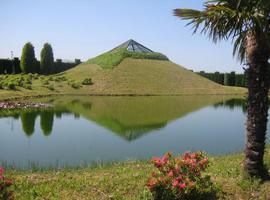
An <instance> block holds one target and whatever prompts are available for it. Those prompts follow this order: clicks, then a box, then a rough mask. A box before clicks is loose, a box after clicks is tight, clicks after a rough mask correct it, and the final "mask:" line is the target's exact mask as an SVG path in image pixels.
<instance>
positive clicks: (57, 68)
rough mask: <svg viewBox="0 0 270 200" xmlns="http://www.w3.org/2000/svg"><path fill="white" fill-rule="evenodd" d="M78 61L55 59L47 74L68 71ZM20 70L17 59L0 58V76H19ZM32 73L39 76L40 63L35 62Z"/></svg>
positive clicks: (78, 62)
mask: <svg viewBox="0 0 270 200" xmlns="http://www.w3.org/2000/svg"><path fill="white" fill-rule="evenodd" d="M80 63H81V61H80V59H75V62H63V61H62V59H56V61H55V62H54V64H53V67H52V70H51V71H50V73H49V74H56V73H60V72H63V71H66V70H69V69H71V68H73V67H75V66H77V65H78V64H80ZM20 73H22V70H21V68H20V60H19V58H14V59H12V60H11V59H1V58H0V74H20ZM33 73H38V74H41V70H40V62H39V61H36V67H35V71H33Z"/></svg>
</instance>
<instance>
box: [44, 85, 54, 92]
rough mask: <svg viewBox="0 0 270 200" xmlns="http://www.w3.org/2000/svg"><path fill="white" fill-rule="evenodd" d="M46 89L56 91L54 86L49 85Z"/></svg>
mask: <svg viewBox="0 0 270 200" xmlns="http://www.w3.org/2000/svg"><path fill="white" fill-rule="evenodd" d="M46 88H48V89H49V90H51V91H54V87H53V85H48V86H46Z"/></svg>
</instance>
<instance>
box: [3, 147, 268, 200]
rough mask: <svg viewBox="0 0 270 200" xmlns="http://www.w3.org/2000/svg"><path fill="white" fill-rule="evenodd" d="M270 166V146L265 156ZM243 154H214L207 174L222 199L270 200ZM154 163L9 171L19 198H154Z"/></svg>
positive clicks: (266, 183)
mask: <svg viewBox="0 0 270 200" xmlns="http://www.w3.org/2000/svg"><path fill="white" fill-rule="evenodd" d="M265 159H266V164H267V166H268V167H270V149H269V148H268V149H267V151H266V155H265ZM242 160H243V154H233V155H228V156H220V157H211V158H210V161H211V166H210V167H209V170H208V172H207V173H209V174H210V175H211V177H212V180H213V181H214V182H215V183H216V184H217V185H218V187H219V188H220V191H219V193H218V198H219V199H243V200H246V199H254V200H255V199H256V200H258V199H262V200H267V199H270V182H269V181H265V182H259V181H258V180H255V179H254V180H245V179H243V172H242ZM153 169H154V168H153V166H152V164H150V163H149V162H146V161H127V162H123V163H111V164H105V165H96V166H92V167H88V168H83V169H64V170H56V171H54V170H44V171H42V170H39V171H11V170H8V171H7V175H8V176H9V177H11V178H13V179H14V180H15V185H14V186H13V187H14V190H15V192H14V195H15V199H25V200H29V199H97V200H101V199H134V200H135V199H136V200H137V199H151V194H150V193H149V191H148V189H147V188H146V186H145V183H146V181H147V178H148V177H149V175H150V173H151V172H152V171H153Z"/></svg>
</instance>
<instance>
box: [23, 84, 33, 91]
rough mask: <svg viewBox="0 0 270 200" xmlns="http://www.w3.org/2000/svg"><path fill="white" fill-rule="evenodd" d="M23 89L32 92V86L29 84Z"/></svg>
mask: <svg viewBox="0 0 270 200" xmlns="http://www.w3.org/2000/svg"><path fill="white" fill-rule="evenodd" d="M22 87H23V88H25V89H27V90H32V86H31V85H29V84H24V85H23V86H22Z"/></svg>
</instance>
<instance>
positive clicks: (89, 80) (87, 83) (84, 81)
mask: <svg viewBox="0 0 270 200" xmlns="http://www.w3.org/2000/svg"><path fill="white" fill-rule="evenodd" d="M82 84H83V85H92V84H93V82H92V79H91V78H86V79H84V80H83V82H82Z"/></svg>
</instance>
